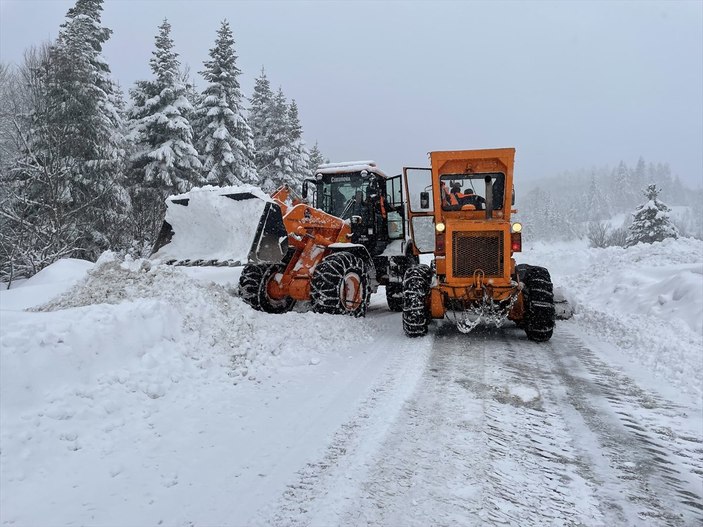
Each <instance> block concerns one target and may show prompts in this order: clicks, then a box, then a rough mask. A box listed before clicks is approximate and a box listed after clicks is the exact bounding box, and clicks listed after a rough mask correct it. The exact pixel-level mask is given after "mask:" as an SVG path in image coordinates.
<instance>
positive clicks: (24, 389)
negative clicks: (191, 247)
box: [0, 255, 379, 443]
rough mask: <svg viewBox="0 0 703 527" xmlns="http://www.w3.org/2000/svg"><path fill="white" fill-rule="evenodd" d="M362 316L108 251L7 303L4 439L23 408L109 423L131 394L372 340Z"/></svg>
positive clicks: (41, 422)
mask: <svg viewBox="0 0 703 527" xmlns="http://www.w3.org/2000/svg"><path fill="white" fill-rule="evenodd" d="M74 268H84V265H83V264H82V263H76V262H65V261H64V262H59V263H58V264H55V265H54V266H51V267H50V268H47V272H46V273H45V274H44V277H39V278H41V279H42V280H43V279H44V278H47V277H48V276H50V275H54V276H56V277H57V278H62V274H63V273H66V274H68V275H70V274H75V273H76V269H74ZM364 326H365V321H364V320H359V319H353V318H350V317H338V316H337V317H333V316H331V315H317V314H314V313H288V314H284V315H278V316H272V315H269V314H266V313H260V312H257V311H254V310H252V309H251V308H250V307H249V306H248V305H246V304H245V303H244V302H243V301H241V300H240V299H239V298H236V297H234V296H232V294H231V292H230V291H229V290H228V289H226V288H225V287H223V286H221V285H217V284H212V283H209V282H200V281H198V280H194V279H193V278H191V277H189V276H188V275H187V274H186V273H184V272H181V270H180V269H179V268H176V267H171V266H163V265H157V266H153V267H152V266H151V265H150V263H149V262H148V261H144V260H139V261H127V262H120V261H118V260H117V259H116V258H115V257H114V256H112V255H108V256H107V257H105V255H104V256H103V258H101V260H100V261H99V262H98V263H97V264H96V265H95V268H94V269H93V270H92V271H90V272H88V276H87V277H86V278H85V279H84V280H83V281H82V282H80V283H78V284H77V285H76V286H74V287H73V288H72V289H70V290H68V291H67V292H65V293H64V294H62V295H61V296H59V297H58V298H56V299H54V300H52V301H51V302H49V303H47V304H45V305H43V306H40V307H37V308H35V311H34V312H30V313H27V312H24V313H21V312H20V313H10V312H4V313H3V324H2V332H1V333H0V350H1V351H0V364H1V368H0V401H1V404H2V419H3V426H2V436H3V443H4V439H5V438H7V437H11V436H13V435H14V434H15V433H20V430H24V429H25V428H26V423H27V420H28V419H29V420H30V421H32V422H34V426H36V427H38V428H40V429H41V428H44V427H45V426H47V427H49V428H50V427H51V425H50V423H51V421H53V420H68V419H74V418H77V419H76V420H77V421H80V420H84V419H88V420H90V421H91V422H93V424H96V425H97V426H99V427H103V426H111V425H110V424H109V423H110V422H111V421H112V420H114V419H115V418H117V419H118V420H119V421H123V420H124V419H125V418H126V417H127V416H125V415H123V414H121V413H120V412H119V408H122V407H123V406H124V407H129V408H132V410H130V411H135V410H134V408H138V407H139V404H140V403H139V402H138V401H137V400H142V401H147V400H150V399H151V400H156V399H161V398H169V397H174V398H176V399H177V398H178V397H182V396H184V394H188V393H191V392H192V391H193V390H200V389H204V388H205V387H206V386H209V385H213V384H215V385H223V386H225V385H226V386H229V387H231V386H233V385H234V384H236V383H237V382H239V381H241V380H245V379H248V380H254V379H256V377H257V376H259V375H268V376H270V375H273V374H274V373H275V372H276V371H277V369H279V368H280V367H283V366H287V367H298V366H308V365H311V364H313V365H314V364H317V363H319V362H320V357H324V356H325V355H326V353H327V352H328V350H331V349H337V350H339V349H342V350H343V349H345V346H352V345H353V344H354V343H358V342H359V341H368V342H370V341H371V340H372V339H373V338H374V337H375V335H376V334H377V333H378V331H379V330H378V329H377V328H374V327H372V326H370V325H368V327H364ZM127 399H129V400H132V399H134V400H133V401H132V402H130V403H129V404H127V403H126V400H127ZM47 420H48V421H47ZM47 423H48V424H47Z"/></svg>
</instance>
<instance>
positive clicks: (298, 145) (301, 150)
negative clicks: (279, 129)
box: [288, 100, 311, 188]
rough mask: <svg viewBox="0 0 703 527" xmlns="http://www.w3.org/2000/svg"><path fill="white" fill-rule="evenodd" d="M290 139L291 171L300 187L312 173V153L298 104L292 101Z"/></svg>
mask: <svg viewBox="0 0 703 527" xmlns="http://www.w3.org/2000/svg"><path fill="white" fill-rule="evenodd" d="M288 141H289V143H290V147H291V169H292V170H291V171H292V176H291V177H292V179H293V181H294V182H295V187H296V188H300V187H301V185H302V183H303V180H304V179H305V178H306V177H307V176H309V175H311V172H310V169H309V165H310V153H309V152H308V149H307V148H306V146H305V141H303V127H302V126H301V125H300V117H299V116H298V105H297V104H296V103H295V100H293V101H291V103H290V106H289V108H288Z"/></svg>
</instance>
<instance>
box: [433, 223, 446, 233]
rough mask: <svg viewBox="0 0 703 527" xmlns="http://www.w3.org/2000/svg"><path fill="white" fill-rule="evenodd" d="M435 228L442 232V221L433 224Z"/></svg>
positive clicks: (443, 227)
mask: <svg viewBox="0 0 703 527" xmlns="http://www.w3.org/2000/svg"><path fill="white" fill-rule="evenodd" d="M434 228H435V229H437V232H444V229H445V228H446V227H445V226H444V223H442V222H439V223H438V224H437V225H435V226H434Z"/></svg>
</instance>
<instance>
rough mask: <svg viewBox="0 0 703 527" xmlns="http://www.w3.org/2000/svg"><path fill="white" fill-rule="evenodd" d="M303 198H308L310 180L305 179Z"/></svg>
mask: <svg viewBox="0 0 703 527" xmlns="http://www.w3.org/2000/svg"><path fill="white" fill-rule="evenodd" d="M303 199H308V182H307V180H305V181H303Z"/></svg>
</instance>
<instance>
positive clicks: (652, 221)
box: [625, 184, 679, 247]
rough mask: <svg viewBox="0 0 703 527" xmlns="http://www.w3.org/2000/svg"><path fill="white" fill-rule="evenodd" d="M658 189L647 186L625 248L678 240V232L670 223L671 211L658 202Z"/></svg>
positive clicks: (651, 185)
mask: <svg viewBox="0 0 703 527" xmlns="http://www.w3.org/2000/svg"><path fill="white" fill-rule="evenodd" d="M659 192H660V191H659V189H658V188H657V186H656V185H654V184H650V185H647V188H646V189H645V190H644V195H645V197H646V198H647V201H646V202H645V203H643V204H642V205H640V206H639V207H637V210H636V211H635V213H634V214H633V216H634V219H633V221H632V224H631V225H630V228H629V230H628V233H627V239H626V240H625V246H626V247H632V246H633V245H636V244H638V243H640V242H642V243H654V242H660V241H662V240H664V239H665V238H678V235H679V233H678V230H677V229H676V227H675V226H674V225H673V223H671V220H670V219H669V213H670V212H671V209H670V208H669V207H667V206H666V205H665V204H664V203H662V202H661V201H659V199H658V195H659Z"/></svg>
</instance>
